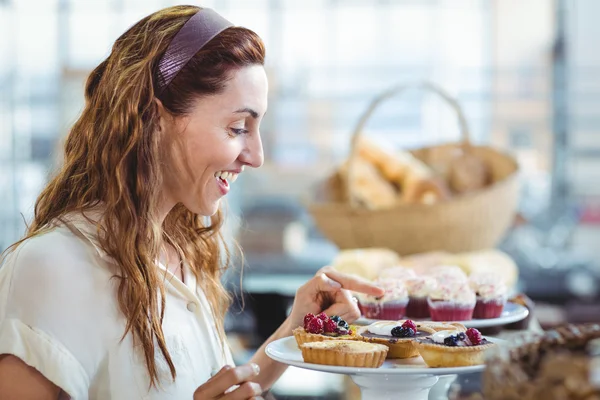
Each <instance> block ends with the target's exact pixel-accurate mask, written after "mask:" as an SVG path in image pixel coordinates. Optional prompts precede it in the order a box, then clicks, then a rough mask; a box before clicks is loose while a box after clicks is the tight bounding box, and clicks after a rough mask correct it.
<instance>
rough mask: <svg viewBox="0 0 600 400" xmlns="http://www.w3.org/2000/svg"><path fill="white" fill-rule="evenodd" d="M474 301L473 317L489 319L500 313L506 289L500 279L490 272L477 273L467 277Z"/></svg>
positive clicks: (496, 316)
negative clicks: (473, 293)
mask: <svg viewBox="0 0 600 400" xmlns="http://www.w3.org/2000/svg"><path fill="white" fill-rule="evenodd" d="M469 284H470V286H471V289H473V291H474V292H475V296H476V303H475V309H474V310H473V318H477V319H489V318H498V317H499V316H500V315H502V311H503V310H504V305H505V304H506V299H507V289H506V285H505V284H504V282H502V279H500V278H499V277H498V276H496V275H494V274H492V273H478V274H474V275H471V276H470V277H469Z"/></svg>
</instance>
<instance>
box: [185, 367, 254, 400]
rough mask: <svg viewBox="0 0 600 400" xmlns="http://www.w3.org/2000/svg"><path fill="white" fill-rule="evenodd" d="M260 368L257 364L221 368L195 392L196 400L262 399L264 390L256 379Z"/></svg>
mask: <svg viewBox="0 0 600 400" xmlns="http://www.w3.org/2000/svg"><path fill="white" fill-rule="evenodd" d="M259 372H260V368H259V367H258V365H256V364H247V365H242V366H240V367H231V366H229V365H226V366H224V367H223V368H221V370H220V371H219V372H217V373H216V374H215V375H214V376H213V377H212V378H210V379H209V380H208V381H206V383H205V384H203V385H202V386H200V387H199V388H198V389H196V391H195V392H194V400H212V399H219V400H248V399H262V397H261V395H262V392H263V390H262V388H261V387H260V385H259V384H258V383H255V382H252V380H254V379H256V377H257V376H258V374H259Z"/></svg>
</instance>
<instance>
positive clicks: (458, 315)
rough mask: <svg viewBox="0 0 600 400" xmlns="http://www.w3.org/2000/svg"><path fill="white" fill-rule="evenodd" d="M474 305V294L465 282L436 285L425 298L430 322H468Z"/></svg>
mask: <svg viewBox="0 0 600 400" xmlns="http://www.w3.org/2000/svg"><path fill="white" fill-rule="evenodd" d="M475 303H476V298H475V292H474V291H473V290H472V289H471V287H470V286H469V284H468V283H467V282H466V281H465V282H462V281H453V282H446V283H445V284H438V286H437V287H436V288H435V289H434V290H433V291H432V292H431V293H430V294H429V297H428V298H427V304H428V305H429V314H430V315H431V320H432V321H468V320H470V319H472V318H473V310H474V309H475Z"/></svg>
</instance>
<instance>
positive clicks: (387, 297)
mask: <svg viewBox="0 0 600 400" xmlns="http://www.w3.org/2000/svg"><path fill="white" fill-rule="evenodd" d="M374 283H375V284H376V285H378V286H380V287H382V288H383V289H385V294H384V295H383V296H381V297H374V296H367V295H364V294H360V293H357V294H356V297H357V298H358V307H359V308H360V312H361V313H362V315H363V316H364V317H366V318H371V319H386V320H394V321H396V320H399V319H402V318H403V317H404V316H405V315H406V305H407V304H408V292H407V291H406V287H405V286H404V283H403V282H402V281H401V280H399V279H389V278H388V279H385V280H383V279H378V280H376V281H375V282H374Z"/></svg>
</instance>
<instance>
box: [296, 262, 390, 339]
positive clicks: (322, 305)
mask: <svg viewBox="0 0 600 400" xmlns="http://www.w3.org/2000/svg"><path fill="white" fill-rule="evenodd" d="M350 291H354V292H360V293H365V294H369V295H373V296H383V294H384V290H383V289H382V288H380V287H377V286H375V285H373V284H371V283H369V282H368V281H367V280H365V279H362V278H359V277H357V276H353V275H347V274H343V273H341V272H338V271H336V270H335V269H333V267H325V268H322V269H321V270H319V272H317V274H316V275H315V277H314V278H312V279H311V280H309V281H308V282H306V283H305V284H304V285H303V286H301V287H300V288H299V289H298V291H297V292H296V297H295V299H294V305H293V307H292V312H291V314H290V322H291V325H292V329H294V328H296V327H298V326H302V325H303V323H304V316H305V315H306V314H308V313H312V314H315V315H316V314H318V313H320V312H325V314H327V315H328V316H332V315H339V316H340V317H341V318H342V319H344V320H345V321H347V322H348V323H352V322H354V321H355V320H356V319H357V318H358V317H360V311H359V309H358V305H357V304H356V301H355V300H354V299H353V298H352V294H351V292H350Z"/></svg>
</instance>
